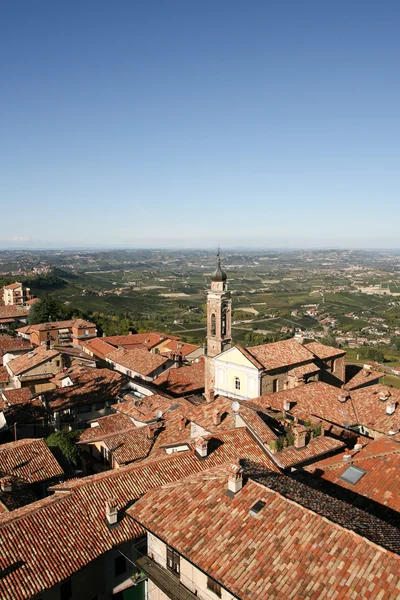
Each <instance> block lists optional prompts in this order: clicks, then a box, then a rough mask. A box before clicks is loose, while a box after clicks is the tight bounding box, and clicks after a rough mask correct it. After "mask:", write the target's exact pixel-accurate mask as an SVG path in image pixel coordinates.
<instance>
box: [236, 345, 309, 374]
mask: <svg viewBox="0 0 400 600" xmlns="http://www.w3.org/2000/svg"><path fill="white" fill-rule="evenodd" d="M246 350H247V352H248V353H249V354H251V355H252V356H253V357H254V358H255V359H256V360H257V361H258V362H259V363H261V364H262V366H263V367H264V368H265V369H266V370H267V371H272V370H274V369H279V368H280V367H283V366H286V365H288V366H289V365H294V364H298V363H305V362H312V361H313V360H314V358H315V356H314V354H313V353H312V352H311V351H310V350H308V349H307V348H306V347H305V346H303V345H302V344H301V343H300V342H297V341H296V340H294V339H290V340H283V341H281V342H274V343H272V344H263V345H262V346H252V347H251V348H246Z"/></svg>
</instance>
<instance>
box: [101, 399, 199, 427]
mask: <svg viewBox="0 0 400 600" xmlns="http://www.w3.org/2000/svg"><path fill="white" fill-rule="evenodd" d="M125 398H128V400H127V401H126V402H120V403H119V404H113V406H112V408H113V409H114V410H116V411H118V412H119V413H122V414H124V415H127V416H128V417H132V418H133V419H135V420H136V421H140V422H142V423H148V422H150V421H154V420H155V419H157V418H158V417H157V413H158V412H159V411H160V412H161V413H162V414H163V415H164V414H165V413H171V412H173V411H177V412H179V413H181V412H182V411H184V412H185V411H186V412H187V411H188V410H191V408H192V405H191V404H190V403H189V402H188V401H187V400H185V399H184V398H176V399H174V398H167V397H165V396H161V395H160V394H153V395H152V396H144V398H134V399H131V396H129V395H126V396H125Z"/></svg>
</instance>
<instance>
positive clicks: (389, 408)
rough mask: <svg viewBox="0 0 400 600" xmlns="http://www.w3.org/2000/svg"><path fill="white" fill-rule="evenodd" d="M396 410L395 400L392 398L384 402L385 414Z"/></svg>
mask: <svg viewBox="0 0 400 600" xmlns="http://www.w3.org/2000/svg"><path fill="white" fill-rule="evenodd" d="M395 410H396V402H395V401H394V400H389V401H388V403H387V404H386V414H387V415H392V414H393V413H394V411H395Z"/></svg>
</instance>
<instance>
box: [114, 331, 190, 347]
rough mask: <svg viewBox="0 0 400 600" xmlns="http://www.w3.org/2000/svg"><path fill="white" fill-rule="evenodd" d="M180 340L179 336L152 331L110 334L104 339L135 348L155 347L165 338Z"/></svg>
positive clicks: (116, 344) (115, 344)
mask: <svg viewBox="0 0 400 600" xmlns="http://www.w3.org/2000/svg"><path fill="white" fill-rule="evenodd" d="M167 339H168V340H179V339H180V338H179V337H176V336H174V335H169V334H168V335H167V334H166V333H158V332H154V331H151V332H149V333H132V334H130V335H109V336H105V337H103V340H104V341H105V342H107V343H108V344H111V345H112V346H115V347H122V348H134V347H135V346H140V347H142V348H143V347H146V348H149V349H151V348H154V347H155V346H158V344H160V343H161V342H162V341H165V340H167Z"/></svg>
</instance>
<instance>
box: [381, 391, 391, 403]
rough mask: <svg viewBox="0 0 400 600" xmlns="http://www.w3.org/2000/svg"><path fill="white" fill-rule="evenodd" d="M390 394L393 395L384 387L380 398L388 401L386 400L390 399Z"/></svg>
mask: <svg viewBox="0 0 400 600" xmlns="http://www.w3.org/2000/svg"><path fill="white" fill-rule="evenodd" d="M390 396H391V393H390V392H389V390H387V389H382V390H381V391H380V392H379V400H382V402H386V400H388V399H389V398H390Z"/></svg>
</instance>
